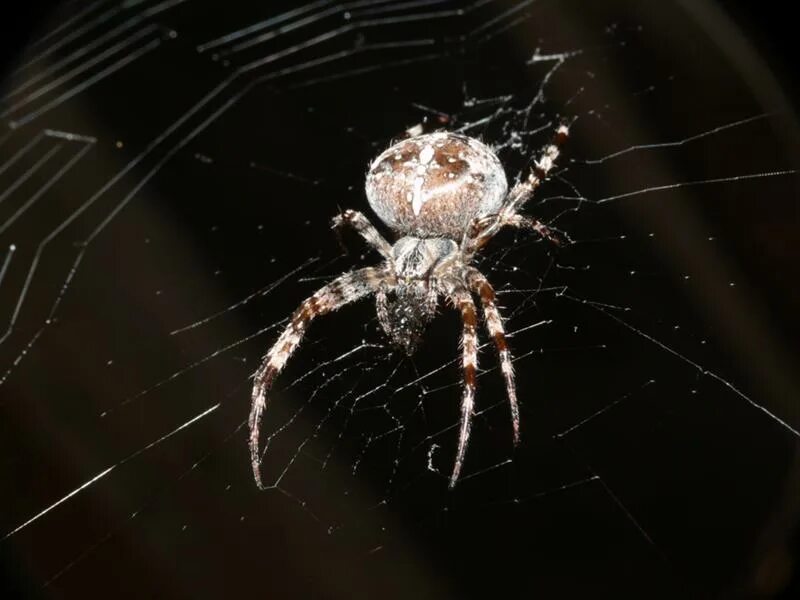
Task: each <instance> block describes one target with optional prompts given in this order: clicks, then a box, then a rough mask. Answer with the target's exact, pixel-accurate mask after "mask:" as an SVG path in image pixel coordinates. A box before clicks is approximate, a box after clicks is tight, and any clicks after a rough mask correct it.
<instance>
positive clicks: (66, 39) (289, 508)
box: [0, 0, 800, 598]
mask: <svg viewBox="0 0 800 600" xmlns="http://www.w3.org/2000/svg"><path fill="white" fill-rule="evenodd" d="M771 4H774V5H775V6H777V3H759V4H758V6H755V5H753V4H752V3H744V2H737V3H725V5H724V7H723V6H722V3H715V2H658V3H656V2H646V3H642V2H634V1H624V0H613V1H608V2H602V3H591V4H587V3H585V2H579V1H570V0H558V1H556V0H539V1H535V2H533V1H527V0H517V1H506V0H495V1H491V0H477V1H475V2H466V3H457V2H450V1H447V0H440V1H437V0H430V1H426V2H387V1H385V0H359V1H353V2H332V1H329V0H317V1H315V2H308V3H304V4H303V3H301V4H298V3H289V2H277V3H275V2H270V3H260V4H259V3H251V2H230V3H226V4H225V6H224V9H223V8H221V7H220V5H219V3H216V2H211V1H207V0H137V1H135V2H131V1H128V2H119V1H113V0H94V1H91V0H86V1H81V2H49V3H39V4H29V5H27V6H26V7H15V10H17V11H19V12H16V13H15V14H13V15H11V14H10V13H8V12H6V13H5V14H3V18H2V23H3V25H2V29H3V42H2V43H3V46H2V53H1V55H0V73H2V87H0V95H2V100H1V101H0V120H2V130H0V445H1V446H2V450H0V481H2V483H0V487H1V488H2V490H3V493H2V494H1V495H0V498H2V499H0V589H2V590H3V592H4V597H31V598H39V597H41V598H50V597H55V598H58V597H64V598H71V597H78V596H81V597H85V596H89V597H92V596H95V595H98V596H99V595H109V594H113V595H114V596H115V597H131V598H138V597H153V596H156V597H180V598H183V597H186V598H216V597H221V596H229V595H231V594H234V593H242V592H246V593H248V594H257V595H260V596H263V597H327V598H353V597H371V598H374V597H377V596H380V597H398V598H401V597H402V598H405V597H410V596H413V597H431V598H447V597H453V598H465V597H486V596H490V595H491V596H506V595H508V596H510V595H512V594H513V595H515V596H516V595H522V594H526V595H533V594H539V595H543V596H545V597H566V598H572V597H585V596H586V595H592V596H594V597H598V596H599V597H637V598H641V597H648V598H709V597H722V598H792V597H796V595H797V592H798V581H799V577H800V576H798V569H800V567H799V566H798V563H797V560H798V557H799V551H798V533H797V532H798V529H797V519H798V501H799V500H800V493H798V492H799V491H800V488H798V475H799V474H800V473H799V472H798V459H799V457H798V447H799V446H798V439H799V438H800V411H798V404H797V398H798V375H797V359H798V348H797V344H796V340H797V339H798V334H800V319H798V314H800V292H798V287H797V285H796V272H797V267H798V264H797V263H798V252H797V248H798V241H800V240H799V239H798V238H799V237H800V234H799V233H798V232H800V229H798V225H800V223H799V222H798V221H800V212H799V211H798V176H797V174H796V173H795V170H796V169H797V167H798V139H800V136H798V123H797V114H796V107H797V104H796V98H797V77H796V66H795V65H794V63H793V62H792V61H791V60H790V58H789V57H790V56H791V50H792V45H793V44H792V42H793V32H792V30H791V27H792V21H791V20H790V19H789V18H787V17H785V16H784V17H782V16H781V11H780V9H778V8H775V6H771ZM3 10H4V11H8V10H9V9H3ZM562 118H563V119H569V120H573V119H574V120H575V121H574V125H573V128H572V135H571V138H570V141H569V144H568V146H567V148H566V149H565V154H564V157H563V160H562V161H561V162H560V164H559V170H558V171H557V172H556V173H555V174H554V176H553V177H552V178H551V180H550V181H548V182H547V184H546V185H545V186H543V187H542V188H541V190H540V193H539V194H538V195H537V197H536V199H535V200H534V201H533V202H531V203H530V205H529V206H528V208H527V211H528V212H529V213H531V214H535V215H537V216H538V217H539V218H541V219H542V220H544V221H545V222H547V223H549V224H550V225H551V226H552V227H554V228H556V229H558V230H560V231H562V232H563V233H564V234H565V235H568V236H569V238H570V239H571V240H572V243H571V244H567V245H565V246H564V247H562V248H555V247H552V246H551V245H549V244H547V243H544V242H541V241H540V240H538V239H536V238H535V236H529V235H525V234H519V233H514V232H505V233H503V234H502V235H499V236H498V237H497V238H496V239H495V240H494V241H493V243H492V244H491V246H490V247H489V248H488V249H487V252H486V253H485V254H484V255H483V256H482V257H481V259H480V261H479V264H478V266H479V267H480V268H481V270H482V271H483V272H484V273H485V274H486V275H487V276H488V277H489V279H490V280H491V281H492V282H493V283H494V285H495V286H496V288H497V289H498V292H499V297H500V299H501V302H502V305H503V310H504V314H505V315H506V317H507V322H506V327H507V329H508V330H509V331H510V332H511V333H512V337H511V345H512V349H513V351H514V354H515V356H516V357H517V360H516V362H515V366H516V369H517V376H518V385H519V389H520V398H521V403H522V419H523V421H522V424H523V425H522V426H523V443H522V445H521V446H520V447H519V448H517V449H514V448H512V445H511V432H510V425H509V417H508V409H507V403H506V402H505V396H504V390H503V386H502V381H501V378H500V376H499V374H498V372H497V371H496V369H495V364H496V363H495V357H494V354H493V351H492V348H491V347H490V346H489V347H485V348H484V349H483V350H482V353H481V357H480V360H481V366H482V368H483V369H484V372H482V374H481V377H480V379H479V392H478V407H479V414H478V415H477V416H476V424H475V430H474V434H473V439H472V443H471V446H470V451H469V455H468V459H467V464H466V465H465V471H464V478H463V480H462V481H461V482H460V484H459V485H458V486H457V487H456V489H455V490H454V491H452V492H451V491H448V490H447V474H448V473H449V471H450V468H451V466H452V457H453V454H454V448H455V442H456V431H455V426H456V424H457V420H458V404H459V400H460V374H459V371H458V353H459V349H458V339H459V335H460V330H459V322H458V319H457V317H456V316H455V315H454V314H452V311H450V310H448V309H447V307H445V306H443V307H442V310H441V317H440V318H439V319H437V321H436V322H435V323H433V324H432V326H431V329H430V331H429V332H428V336H427V338H426V342H425V344H424V345H423V346H422V347H421V348H420V350H419V352H418V353H417V355H415V356H414V357H412V358H411V359H407V358H405V357H403V356H401V355H399V354H397V353H395V352H394V351H393V350H392V348H391V347H388V346H387V344H386V341H385V339H384V338H383V337H382V335H381V332H380V330H379V327H378V326H377V323H376V320H375V311H374V306H373V305H372V304H371V303H370V302H367V301H365V302H361V303H359V304H357V305H354V306H352V307H348V308H346V309H344V310H342V311H341V312H339V313H337V314H335V315H331V316H329V317H326V318H325V319H324V320H322V321H320V322H319V324H315V325H314V327H313V328H312V330H311V332H310V333H309V336H308V339H307V341H306V342H304V345H303V346H302V348H301V350H300V351H299V352H298V353H297V354H296V355H295V356H294V357H293V359H292V362H291V363H290V365H289V367H288V368H287V371H286V372H285V373H284V374H283V375H282V376H281V378H280V379H279V381H278V383H277V385H276V387H275V391H274V394H273V404H272V406H271V407H270V410H269V411H268V413H267V416H266V417H265V430H264V434H263V437H264V439H265V440H267V448H266V452H265V455H264V465H263V466H264V477H265V480H266V481H267V482H268V483H269V484H270V489H268V490H266V491H264V492H259V491H258V490H257V489H256V487H255V485H254V483H253V481H252V476H251V474H250V466H249V458H248V454H247V448H246V431H245V428H244V427H243V424H244V421H245V419H246V417H247V413H248V410H249V398H248V396H249V387H250V385H251V381H250V379H249V378H250V375H251V373H252V372H253V371H254V370H255V369H256V368H257V366H258V364H259V362H260V359H261V357H262V355H263V354H264V352H265V351H266V350H267V348H268V347H269V345H270V344H271V343H272V341H274V339H275V337H276V336H277V335H278V332H279V330H280V329H279V328H280V327H281V325H282V324H283V320H284V319H285V318H286V317H287V316H288V315H289V314H290V313H291V311H292V310H293V309H294V308H295V307H296V306H297V304H299V302H300V301H301V300H302V299H303V298H304V297H306V296H307V295H309V294H310V293H312V292H313V291H314V290H315V289H316V288H317V287H319V286H320V285H322V284H323V283H324V282H325V281H328V280H330V279H331V278H333V277H335V276H336V275H338V274H339V273H341V272H343V271H345V270H348V269H350V268H353V267H355V266H362V265H365V264H373V263H375V262H376V261H377V260H378V257H377V256H376V255H374V254H371V253H367V251H366V250H365V249H363V247H362V245H361V243H360V242H359V240H358V239H357V237H356V236H345V238H344V240H343V242H344V246H345V249H346V250H347V252H346V253H343V250H342V247H340V245H339V244H338V243H337V241H336V239H335V237H334V236H333V234H332V232H330V231H329V223H330V219H331V218H332V217H333V215H335V214H336V213H337V212H338V211H339V210H341V209H342V208H345V207H347V208H356V209H359V210H362V211H365V212H367V213H368V208H367V205H366V200H365V197H364V193H363V177H364V173H365V171H366V168H367V165H368V164H369V161H370V160H371V159H372V158H373V157H374V156H376V155H377V154H378V153H379V152H380V151H381V150H382V149H383V148H385V147H386V146H387V145H389V144H390V143H391V141H392V140H396V139H398V138H399V137H401V136H403V135H404V132H405V131H407V130H408V129H409V128H412V127H414V126H416V125H421V126H422V127H423V128H424V129H426V130H433V129H437V128H442V127H443V128H447V129H449V130H455V131H461V132H463V133H466V134H468V135H473V136H476V137H479V138H481V139H483V140H484V141H485V142H487V143H489V144H491V145H492V146H493V147H494V148H495V149H496V150H497V152H498V154H499V156H500V158H501V160H502V161H503V164H504V165H505V166H506V169H507V175H508V177H509V179H510V180H512V181H513V180H514V179H516V178H518V177H519V176H520V175H521V174H524V173H525V172H526V169H527V168H528V167H529V166H530V164H531V161H532V160H533V159H534V158H535V156H536V154H537V151H538V150H539V149H540V148H541V147H542V146H543V145H544V144H545V143H547V141H548V140H549V138H550V135H551V132H552V130H553V127H554V126H555V125H556V124H557V123H558V122H559V119H562ZM368 214H370V213H368ZM370 216H371V218H372V215H371V214H370ZM373 220H374V219H373ZM384 233H386V234H387V236H388V235H389V233H390V232H388V231H386V230H385V229H384Z"/></svg>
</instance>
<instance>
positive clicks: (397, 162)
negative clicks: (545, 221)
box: [366, 133, 508, 241]
mask: <svg viewBox="0 0 800 600" xmlns="http://www.w3.org/2000/svg"><path fill="white" fill-rule="evenodd" d="M428 146H430V147H431V148H432V149H433V157H432V158H431V159H430V160H429V161H428V162H421V161H420V154H421V153H422V152H423V150H424V149H425V148H426V147H428ZM418 177H421V178H422V186H421V194H422V196H423V198H424V203H423V204H422V206H421V208H420V210H419V214H415V213H414V205H413V199H414V195H415V193H416V190H415V180H416V179H417V178H418ZM366 187H367V197H368V199H369V202H370V205H372V208H373V209H374V210H375V212H376V213H377V214H378V216H379V217H380V218H381V219H382V220H383V221H384V222H385V223H386V224H387V225H389V226H390V227H392V228H393V229H395V230H396V231H397V232H398V233H400V234H407V235H415V236H418V237H447V238H450V239H454V240H457V241H460V240H461V237H462V236H463V235H464V232H465V230H466V229H467V228H468V227H469V225H470V224H471V223H472V221H473V220H474V219H475V218H477V217H482V216H485V215H487V214H492V213H494V212H496V211H497V210H498V209H499V207H500V205H501V204H502V200H503V198H504V196H505V194H506V191H507V188H508V184H507V182H506V178H505V173H504V171H503V167H502V165H501V164H500V161H499V160H498V159H497V157H496V156H495V155H494V153H493V152H492V151H491V149H490V148H489V147H488V146H485V145H484V144H482V143H480V142H478V141H477V140H474V139H472V138H468V137H465V136H462V135H458V134H454V133H434V134H428V135H422V136H418V137H414V138H409V139H407V140H403V141H401V142H399V143H397V144H395V145H394V146H392V147H391V148H389V149H388V150H386V151H385V152H384V153H383V154H381V155H380V156H379V157H378V158H377V159H376V160H375V162H374V163H373V165H372V167H371V168H370V171H369V173H368V175H367V186H366Z"/></svg>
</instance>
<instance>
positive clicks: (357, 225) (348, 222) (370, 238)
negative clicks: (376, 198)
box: [332, 209, 392, 260]
mask: <svg viewBox="0 0 800 600" xmlns="http://www.w3.org/2000/svg"><path fill="white" fill-rule="evenodd" d="M332 226H333V228H334V229H335V230H336V233H337V235H339V236H340V237H339V241H340V242H341V233H340V232H341V230H342V228H343V227H345V226H350V227H352V228H353V229H354V230H355V231H356V232H357V233H358V234H359V235H360V236H361V237H362V238H363V239H364V241H365V242H367V244H368V245H369V246H370V247H371V248H374V249H375V250H377V251H378V252H380V253H381V255H382V256H383V257H384V258H385V259H387V260H391V259H392V246H391V244H390V243H389V242H387V241H386V240H385V239H384V238H383V236H382V235H381V234H380V233H379V232H378V230H377V229H376V228H375V226H374V225H373V224H372V223H370V222H369V219H367V217H365V216H364V214H363V213H360V212H358V211H357V210H350V209H347V210H345V211H344V212H342V213H341V214H339V215H336V216H335V217H333V223H332ZM342 247H344V244H342Z"/></svg>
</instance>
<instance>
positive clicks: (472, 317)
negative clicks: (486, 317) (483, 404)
mask: <svg viewBox="0 0 800 600" xmlns="http://www.w3.org/2000/svg"><path fill="white" fill-rule="evenodd" d="M454 303H455V304H456V306H457V307H458V308H459V309H460V310H461V320H462V321H463V323H464V332H463V344H462V345H463V350H462V352H463V359H462V360H463V368H464V393H463V397H462V400H461V420H460V425H459V428H458V449H457V451H456V462H455V464H454V465H453V473H452V475H450V488H451V489H452V488H453V487H454V486H455V485H456V482H457V481H458V477H459V475H461V467H462V466H463V465H464V456H465V455H466V453H467V444H468V442H469V434H470V430H471V428H472V414H473V411H474V408H475V382H476V378H477V370H478V336H477V334H476V332H475V328H476V325H477V322H478V317H477V316H476V314H475V303H474V302H473V301H472V297H471V296H470V294H469V292H467V291H466V290H464V291H463V292H461V293H459V294H457V295H456V296H455V297H454Z"/></svg>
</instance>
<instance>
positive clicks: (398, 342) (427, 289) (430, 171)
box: [249, 124, 569, 489]
mask: <svg viewBox="0 0 800 600" xmlns="http://www.w3.org/2000/svg"><path fill="white" fill-rule="evenodd" d="M568 135H569V128H568V126H567V125H565V124H561V125H559V126H558V128H557V129H556V132H555V135H554V137H553V139H552V141H551V142H550V143H549V144H548V145H547V146H545V148H544V149H543V150H542V152H541V155H540V157H539V160H538V161H535V163H534V166H533V168H532V169H531V172H530V174H529V175H528V177H527V178H525V179H524V180H523V181H521V182H520V183H517V184H516V185H515V186H514V187H512V188H511V190H508V183H507V181H506V176H505V172H504V170H503V165H502V164H501V163H500V160H499V159H498V158H497V156H496V155H495V153H494V152H493V151H492V150H491V149H490V148H489V147H488V146H486V145H485V144H483V143H481V142H480V141H478V140H476V139H474V138H471V137H467V136H464V135H459V134H456V133H451V132H446V131H440V132H435V133H429V134H425V135H418V136H415V137H411V138H407V139H404V140H402V141H400V142H398V143H396V144H394V145H393V146H391V147H390V148H388V149H387V150H385V151H384V152H383V153H382V154H380V155H379V156H378V157H377V158H376V159H375V160H374V161H373V163H372V165H371V166H370V168H369V172H368V173H367V179H366V193H367V199H368V201H369V205H370V207H371V208H372V210H373V211H374V212H375V213H376V214H377V215H378V217H379V218H380V220H381V221H383V222H384V224H386V225H387V226H388V227H389V228H390V229H391V230H392V231H393V233H395V234H396V236H397V238H398V239H397V241H395V243H394V245H392V244H390V243H389V242H387V241H386V240H385V239H384V238H383V236H381V234H380V233H379V232H378V230H377V229H376V228H375V226H374V225H372V223H370V221H369V220H368V219H367V217H365V216H364V215H363V214H362V213H360V212H358V211H355V210H345V211H344V212H342V213H341V214H340V215H338V216H336V217H335V218H334V219H333V228H334V229H337V231H338V230H339V229H340V228H342V227H346V226H349V227H352V228H353V229H354V230H355V231H356V232H357V233H358V234H360V235H361V237H362V238H363V239H364V241H365V242H366V243H367V244H368V245H369V246H371V247H372V248H374V249H375V250H377V251H378V252H379V253H380V254H381V256H382V257H383V259H384V260H383V262H382V263H381V264H380V265H379V266H377V267H366V268H362V269H356V270H354V271H350V272H348V273H345V274H343V275H341V276H340V277H338V278H337V279H335V280H333V281H332V282H330V283H328V284H327V285H325V286H323V287H322V288H320V289H319V290H317V291H316V292H315V293H314V294H313V295H311V296H310V297H309V298H307V299H306V300H305V301H304V302H303V303H302V304H300V306H299V307H298V308H297V310H295V312H294V314H293V315H292V317H291V319H290V321H289V323H288V325H287V326H286V328H285V329H284V330H283V333H281V335H280V337H279V338H278V340H277V341H276V342H275V344H274V345H273V346H272V347H271V348H270V349H269V351H268V352H267V354H266V356H265V357H264V359H263V363H262V364H261V366H260V368H259V369H258V371H256V373H255V375H254V385H253V392H252V406H251V410H250V419H249V425H250V459H251V464H252V467H253V475H254V477H255V481H256V484H257V485H258V487H259V488H261V489H263V488H264V486H263V484H262V482H261V473H260V471H261V468H260V463H261V459H260V454H259V431H260V426H261V418H262V416H263V413H264V409H265V408H266V405H267V392H268V391H269V389H270V387H271V385H272V383H273V381H274V380H275V377H276V376H277V375H278V374H279V373H280V372H281V370H282V369H283V367H284V366H285V365H286V362H287V361H288V360H289V357H290V356H291V355H292V353H293V352H294V351H295V349H296V348H297V346H298V345H299V344H300V341H301V340H302V338H303V335H304V334H305V332H306V329H308V326H309V324H310V323H311V321H313V320H314V319H315V318H316V317H318V316H320V315H324V314H327V313H329V312H332V311H334V310H337V309H338V308H341V307H342V306H344V305H346V304H349V303H351V302H354V301H356V300H359V299H361V298H363V297H365V296H368V295H370V294H375V296H376V309H377V314H378V321H379V322H380V324H381V326H382V328H383V330H384V331H385V333H386V335H387V336H388V337H389V339H390V340H391V342H392V343H393V345H395V346H396V347H398V348H399V349H401V350H403V351H405V353H406V354H408V355H411V354H413V353H414V351H415V349H416V347H417V345H418V344H419V341H420V339H421V337H422V334H423V333H424V331H425V328H426V326H427V325H428V323H429V322H430V321H431V320H432V319H433V317H434V315H435V312H436V306H437V303H438V299H439V296H443V297H444V298H446V299H447V300H448V301H449V302H450V303H451V304H452V305H453V306H454V307H455V308H456V309H458V310H459V311H460V312H461V318H462V321H463V334H462V340H463V343H462V347H463V358H462V360H463V396H462V400H461V416H460V421H459V433H458V445H457V450H456V457H455V462H454V465H453V471H452V473H451V475H450V479H449V487H450V488H451V489H452V488H453V487H454V486H455V484H456V482H457V481H458V479H459V476H460V474H461V468H462V465H463V464H464V457H465V455H466V451H467V443H468V441H469V436H470V426H471V421H472V415H473V407H474V404H475V378H476V370H477V358H478V345H477V334H476V327H477V323H478V318H477V315H476V309H475V303H474V301H473V294H476V295H477V296H478V297H479V298H480V301H481V304H482V307H483V315H484V320H485V323H486V328H487V330H488V332H489V335H490V336H491V337H492V339H493V340H494V345H495V348H496V350H497V354H498V359H499V362H500V367H501V371H502V374H503V377H504V379H505V386H506V392H507V395H508V403H509V407H510V411H511V424H512V429H513V438H514V444H515V445H516V444H517V443H518V442H519V420H520V417H519V405H518V403H517V394H516V389H515V386H514V370H513V367H512V364H511V354H510V352H509V349H508V344H507V342H506V337H505V332H504V329H503V320H502V318H501V316H500V312H499V311H498V308H497V305H496V304H495V293H494V289H493V288H492V286H491V284H490V283H489V281H488V280H487V279H486V277H485V276H484V275H483V274H482V273H481V272H480V271H479V270H478V269H477V268H475V267H473V266H471V265H470V263H471V262H472V261H473V259H474V257H475V255H476V253H477V252H478V251H479V250H480V249H481V248H482V247H483V246H484V245H485V244H486V243H487V242H488V241H489V240H490V239H491V238H492V237H493V236H494V235H495V234H496V233H497V232H498V231H499V230H500V229H501V228H503V227H505V226H509V227H516V228H523V229H528V230H532V231H535V232H537V233H538V234H539V235H541V236H542V237H545V238H548V239H550V240H551V241H553V242H555V243H556V244H558V243H559V240H558V238H557V237H555V236H554V235H553V234H552V232H551V231H550V230H549V229H548V228H547V227H546V226H545V225H543V224H542V223H541V222H539V221H537V220H536V219H533V218H531V217H527V216H523V215H520V214H519V211H520V209H521V208H522V207H523V205H524V204H525V202H526V201H527V200H529V199H530V198H531V197H532V195H533V193H534V191H535V190H536V188H537V187H538V186H539V185H540V184H541V182H542V181H543V180H544V179H545V177H547V174H548V173H549V172H550V170H551V169H552V168H553V165H554V164H555V161H556V159H557V158H558V155H559V152H560V147H561V145H562V144H563V143H564V142H565V141H566V140H567V137H568Z"/></svg>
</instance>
